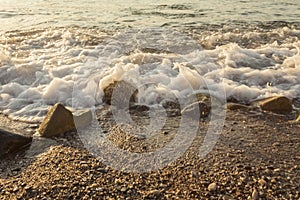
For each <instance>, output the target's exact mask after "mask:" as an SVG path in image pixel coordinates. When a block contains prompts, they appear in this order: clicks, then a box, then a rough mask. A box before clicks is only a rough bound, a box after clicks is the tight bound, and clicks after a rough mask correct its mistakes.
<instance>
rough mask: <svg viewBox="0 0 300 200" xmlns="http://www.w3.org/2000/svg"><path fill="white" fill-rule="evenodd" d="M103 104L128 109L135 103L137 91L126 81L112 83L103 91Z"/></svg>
mask: <svg viewBox="0 0 300 200" xmlns="http://www.w3.org/2000/svg"><path fill="white" fill-rule="evenodd" d="M103 92H104V96H103V102H104V103H107V104H109V105H113V106H116V107H119V108H128V107H129V105H130V104H132V103H134V102H136V97H137V93H138V90H137V88H136V87H134V86H133V85H131V84H130V83H129V82H126V81H114V82H113V83H111V84H109V85H108V86H107V87H106V88H104V90H103Z"/></svg>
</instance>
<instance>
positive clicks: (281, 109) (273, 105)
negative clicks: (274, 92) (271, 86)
mask: <svg viewBox="0 0 300 200" xmlns="http://www.w3.org/2000/svg"><path fill="white" fill-rule="evenodd" d="M258 105H259V106H260V108H261V109H262V110H265V111H271V112H274V113H278V114H286V113H290V112H292V110H293V106H292V102H291V100H290V99H288V98H287V97H284V96H275V97H270V98H266V99H263V100H260V101H258Z"/></svg>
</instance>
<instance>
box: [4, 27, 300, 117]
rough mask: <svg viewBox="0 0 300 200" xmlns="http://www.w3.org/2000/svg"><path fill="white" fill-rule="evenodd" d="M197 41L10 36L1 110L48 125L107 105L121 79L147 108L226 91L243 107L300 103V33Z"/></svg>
mask: <svg viewBox="0 0 300 200" xmlns="http://www.w3.org/2000/svg"><path fill="white" fill-rule="evenodd" d="M208 33H210V34H208ZM194 38H198V39H191V37H189V36H187V35H185V34H182V33H179V32H178V31H175V30H170V29H143V30H131V31H128V32H125V33H119V34H116V35H115V36H114V37H111V36H109V35H108V34H106V33H103V32H100V31H97V30H93V29H80V28H53V29H46V30H36V31H31V32H11V33H10V32H8V33H3V34H1V35H0V45H1V46H0V108H1V110H2V111H3V112H4V113H5V114H8V115H10V116H11V117H13V118H16V119H21V120H33V121H40V120H41V119H42V118H43V116H44V115H45V112H46V110H47V109H48V107H49V106H50V105H53V104H54V103H56V102H62V103H63V104H65V105H66V106H77V107H82V108H84V107H91V106H98V105H101V104H103V103H102V97H103V89H104V88H105V87H106V86H108V85H109V84H110V83H112V82H113V81H116V80H120V79H123V80H127V81H130V82H131V83H134V84H136V85H137V86H138V87H139V95H138V101H139V103H145V104H158V103H161V102H162V101H163V100H165V99H170V100H174V99H176V98H185V97H186V96H188V95H190V94H191V93H193V92H196V91H200V90H201V91H203V90H204V91H205V90H209V91H210V92H212V93H215V94H216V95H218V93H220V92H222V91H221V90H223V89H224V91H225V94H226V97H227V98H228V99H236V100H238V101H241V102H250V101H252V100H255V99H259V98H263V97H268V96H272V95H284V96H287V97H289V98H299V97H300V78H299V77H300V50H299V49H300V42H299V38H300V31H299V30H297V29H291V28H287V27H284V28H276V29H271V30H269V31H264V32H258V31H246V33H245V32H244V33H242V32H227V33H220V32H219V33H218V32H213V31H212V32H205V33H203V34H202V35H201V32H200V33H197V34H196V36H195V37H194ZM245 41H247V42H245ZM251 41H252V42H251ZM203 47H204V48H203Z"/></svg>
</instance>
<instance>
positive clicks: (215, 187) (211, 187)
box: [207, 183, 217, 192]
mask: <svg viewBox="0 0 300 200" xmlns="http://www.w3.org/2000/svg"><path fill="white" fill-rule="evenodd" d="M207 189H208V191H210V192H212V191H216V189H217V184H216V183H211V184H209V186H208V188H207Z"/></svg>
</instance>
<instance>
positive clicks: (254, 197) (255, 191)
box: [252, 189, 258, 200]
mask: <svg viewBox="0 0 300 200" xmlns="http://www.w3.org/2000/svg"><path fill="white" fill-rule="evenodd" d="M252 199H253V200H257V199H258V192H257V190H256V189H254V190H253V192H252Z"/></svg>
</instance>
